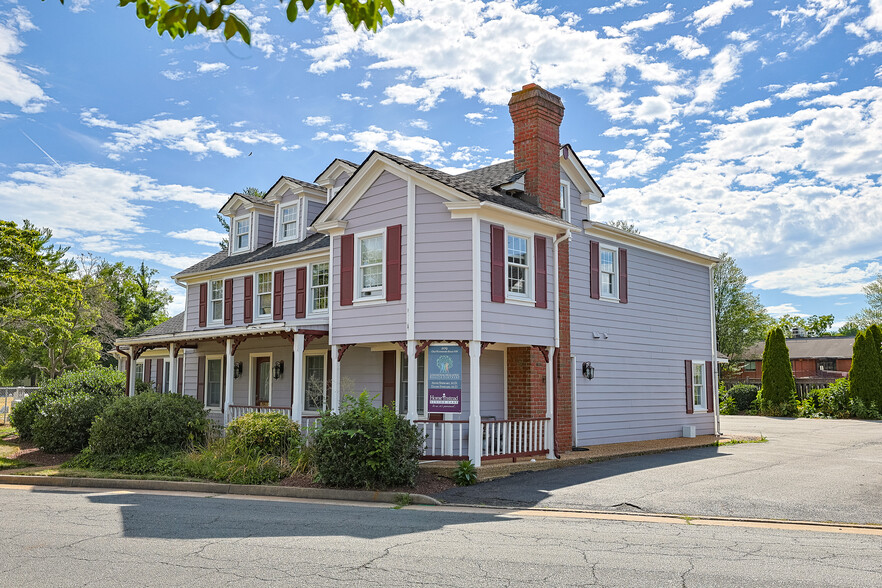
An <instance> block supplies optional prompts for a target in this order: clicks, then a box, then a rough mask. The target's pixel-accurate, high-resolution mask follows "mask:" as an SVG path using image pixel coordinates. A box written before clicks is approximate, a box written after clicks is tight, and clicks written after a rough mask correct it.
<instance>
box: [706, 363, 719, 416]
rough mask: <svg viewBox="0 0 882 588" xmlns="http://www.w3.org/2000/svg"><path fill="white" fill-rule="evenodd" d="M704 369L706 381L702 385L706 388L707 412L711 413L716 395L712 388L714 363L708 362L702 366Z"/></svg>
mask: <svg viewBox="0 0 882 588" xmlns="http://www.w3.org/2000/svg"><path fill="white" fill-rule="evenodd" d="M704 367H705V368H706V370H705V373H706V374H707V375H706V376H705V379H706V380H707V381H706V382H705V383H704V385H705V386H706V387H707V411H708V412H713V411H714V396H715V394H716V389H715V388H714V362H712V361H709V362H707V363H706V364H704Z"/></svg>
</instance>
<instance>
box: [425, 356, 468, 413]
mask: <svg viewBox="0 0 882 588" xmlns="http://www.w3.org/2000/svg"><path fill="white" fill-rule="evenodd" d="M427 361H428V362H429V381H428V386H427V388H428V391H429V398H428V400H429V402H428V404H429V407H428V408H429V412H449V413H455V414H459V413H461V412H462V349H461V348H460V347H459V346H458V345H429V354H428V357H427Z"/></svg>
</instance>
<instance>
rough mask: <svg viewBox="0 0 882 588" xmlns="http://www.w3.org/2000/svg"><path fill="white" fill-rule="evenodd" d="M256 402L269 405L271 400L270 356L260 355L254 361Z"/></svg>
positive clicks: (258, 404)
mask: <svg viewBox="0 0 882 588" xmlns="http://www.w3.org/2000/svg"><path fill="white" fill-rule="evenodd" d="M254 377H255V381H254V404H256V405H257V406H269V402H270V358H268V357H258V358H257V359H256V360H255V362H254Z"/></svg>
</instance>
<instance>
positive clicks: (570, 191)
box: [560, 180, 573, 222]
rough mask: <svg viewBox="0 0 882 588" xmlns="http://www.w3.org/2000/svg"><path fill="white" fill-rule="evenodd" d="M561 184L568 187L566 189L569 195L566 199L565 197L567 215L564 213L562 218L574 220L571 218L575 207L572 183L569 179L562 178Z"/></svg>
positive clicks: (568, 220)
mask: <svg viewBox="0 0 882 588" xmlns="http://www.w3.org/2000/svg"><path fill="white" fill-rule="evenodd" d="M560 185H561V187H562V188H563V187H566V189H567V197H566V198H565V199H563V201H564V202H566V208H565V209H564V211H565V212H566V215H562V218H563V219H564V220H565V221H567V222H572V221H571V220H570V219H571V218H572V208H573V203H572V198H573V187H572V185H571V184H570V182H569V181H567V180H561V181H560Z"/></svg>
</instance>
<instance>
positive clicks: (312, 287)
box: [309, 263, 328, 312]
mask: <svg viewBox="0 0 882 588" xmlns="http://www.w3.org/2000/svg"><path fill="white" fill-rule="evenodd" d="M309 301H310V302H309V308H310V310H311V311H312V312H326V311H327V310H328V264H327V263H314V264H313V265H312V276H311V278H310V282H309Z"/></svg>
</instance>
